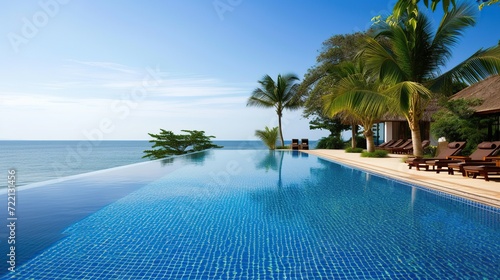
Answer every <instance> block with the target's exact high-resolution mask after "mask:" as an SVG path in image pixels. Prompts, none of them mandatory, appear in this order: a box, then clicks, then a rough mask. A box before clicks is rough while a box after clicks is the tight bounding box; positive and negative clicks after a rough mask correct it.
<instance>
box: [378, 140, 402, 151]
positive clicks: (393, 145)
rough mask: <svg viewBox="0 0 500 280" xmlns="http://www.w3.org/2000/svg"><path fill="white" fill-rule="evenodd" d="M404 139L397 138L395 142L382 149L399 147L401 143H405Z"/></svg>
mask: <svg viewBox="0 0 500 280" xmlns="http://www.w3.org/2000/svg"><path fill="white" fill-rule="evenodd" d="M404 141H405V140H404V139H399V140H396V141H394V143H392V144H390V145H386V146H385V147H382V148H381V149H382V150H389V149H394V148H397V147H400V146H401V144H403V143H404Z"/></svg>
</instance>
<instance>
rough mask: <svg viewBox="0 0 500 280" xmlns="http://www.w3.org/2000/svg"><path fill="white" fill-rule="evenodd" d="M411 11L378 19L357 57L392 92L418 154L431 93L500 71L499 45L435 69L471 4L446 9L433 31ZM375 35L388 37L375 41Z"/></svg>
mask: <svg viewBox="0 0 500 280" xmlns="http://www.w3.org/2000/svg"><path fill="white" fill-rule="evenodd" d="M413 16H415V15H414V14H408V13H407V12H405V13H403V14H402V15H401V18H402V20H400V21H398V22H396V23H393V24H388V23H386V22H380V23H379V24H378V30H377V33H376V34H375V37H374V38H369V39H367V45H366V48H365V49H364V50H363V53H362V59H363V60H364V61H365V63H366V67H367V68H368V70H369V71H372V72H373V73H375V74H376V75H377V77H378V78H379V79H380V80H381V81H383V82H384V83H386V84H388V85H390V86H389V87H388V88H387V89H386V90H384V93H385V94H387V95H389V96H392V99H393V100H395V101H396V103H395V104H394V105H395V106H396V108H397V109H398V111H399V112H400V113H401V114H402V115H404V116H405V118H406V119H407V121H408V124H409V126H410V129H411V132H412V140H413V141H412V142H413V151H414V154H415V155H416V156H422V155H423V151H422V145H421V142H422V139H421V135H420V125H419V122H420V120H421V119H422V116H423V113H424V110H425V108H426V107H427V105H428V102H429V101H430V100H431V98H432V97H433V96H434V94H433V93H446V92H449V91H451V90H452V85H453V83H454V81H462V82H466V83H468V84H473V83H476V82H478V81H481V80H483V79H485V78H487V77H488V76H490V75H492V74H497V73H499V69H500V47H499V46H495V47H491V48H488V49H481V50H479V51H477V52H476V53H474V54H473V55H472V56H470V57H469V58H467V59H466V60H465V61H463V62H461V63H460V64H458V65H457V66H455V67H453V68H451V69H450V70H448V71H447V72H444V73H442V74H440V75H439V73H441V72H442V71H441V70H442V69H441V68H442V67H444V66H446V62H447V61H449V59H450V58H451V56H452V51H451V49H452V47H453V46H454V45H455V44H457V43H458V41H459V38H460V37H461V36H462V34H463V32H464V30H465V29H466V28H468V27H471V26H473V25H474V24H475V19H474V13H473V11H472V9H471V6H468V5H459V6H456V7H455V8H453V9H452V10H451V11H450V12H448V13H446V14H445V15H444V16H443V18H442V20H441V22H440V24H439V26H438V29H437V30H436V31H435V32H433V30H432V26H431V21H430V20H429V19H428V17H427V16H425V15H424V14H423V13H419V14H418V15H417V16H415V22H414V23H410V21H409V20H408V19H409V18H411V17H413ZM377 37H384V38H386V39H387V41H386V42H380V41H377V40H376V38H377Z"/></svg>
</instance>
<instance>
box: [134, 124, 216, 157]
mask: <svg viewBox="0 0 500 280" xmlns="http://www.w3.org/2000/svg"><path fill="white" fill-rule="evenodd" d="M182 132H185V133H186V134H174V133H173V132H172V131H168V130H164V129H160V133H159V134H153V133H148V134H149V136H151V137H153V138H154V139H153V140H150V141H149V142H151V143H154V144H153V146H152V150H145V151H144V153H145V155H144V156H143V158H150V159H160V158H164V157H167V156H171V155H181V154H186V153H192V152H197V151H203V150H206V149H212V148H222V146H218V145H215V144H213V143H212V141H211V140H210V139H212V138H215V136H206V135H205V132H204V131H199V130H182ZM155 148H156V149H155Z"/></svg>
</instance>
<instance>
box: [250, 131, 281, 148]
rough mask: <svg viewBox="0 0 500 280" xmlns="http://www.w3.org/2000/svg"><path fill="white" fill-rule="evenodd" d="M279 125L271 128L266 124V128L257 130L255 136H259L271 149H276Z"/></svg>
mask: <svg viewBox="0 0 500 280" xmlns="http://www.w3.org/2000/svg"><path fill="white" fill-rule="evenodd" d="M278 133H279V132H278V127H273V128H269V127H267V126H266V128H265V129H264V130H256V131H255V136H257V137H258V138H259V139H260V140H262V142H264V144H266V146H267V147H269V150H274V149H276V141H278Z"/></svg>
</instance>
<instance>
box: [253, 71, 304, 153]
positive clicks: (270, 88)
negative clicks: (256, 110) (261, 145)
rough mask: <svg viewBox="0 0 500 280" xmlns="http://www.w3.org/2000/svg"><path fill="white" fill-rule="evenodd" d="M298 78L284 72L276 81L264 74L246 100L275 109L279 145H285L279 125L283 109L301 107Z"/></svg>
mask: <svg viewBox="0 0 500 280" xmlns="http://www.w3.org/2000/svg"><path fill="white" fill-rule="evenodd" d="M298 80H299V78H298V77H297V76H295V75H294V74H286V75H283V76H281V74H280V75H278V78H277V79H276V81H274V80H273V79H272V78H271V77H270V76H269V75H265V76H264V77H262V79H261V80H259V81H258V83H259V84H260V85H261V87H259V88H256V89H255V90H254V91H253V92H252V95H251V96H250V98H249V99H248V102H247V106H256V107H264V108H274V109H275V110H276V114H277V115H278V128H279V134H280V139H281V146H285V140H284V139H283V129H282V126H281V117H282V116H283V110H285V109H288V110H296V109H299V108H300V107H302V101H301V99H300V97H299V95H298V94H297V88H298V83H297V81H298Z"/></svg>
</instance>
